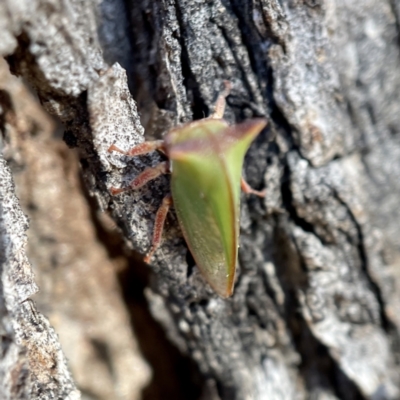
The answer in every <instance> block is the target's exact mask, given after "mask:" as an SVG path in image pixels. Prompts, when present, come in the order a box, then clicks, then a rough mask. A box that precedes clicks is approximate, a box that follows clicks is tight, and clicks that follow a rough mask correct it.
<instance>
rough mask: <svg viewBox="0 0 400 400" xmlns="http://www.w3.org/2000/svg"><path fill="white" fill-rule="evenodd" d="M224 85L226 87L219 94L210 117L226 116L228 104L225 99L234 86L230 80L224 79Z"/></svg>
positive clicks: (219, 117) (220, 117)
mask: <svg viewBox="0 0 400 400" xmlns="http://www.w3.org/2000/svg"><path fill="white" fill-rule="evenodd" d="M224 85H225V89H224V90H223V92H222V93H221V94H220V95H219V96H218V99H217V101H216V103H215V109H214V112H213V113H212V114H211V115H210V118H215V119H222V118H223V117H224V112H225V105H226V101H225V99H226V98H227V97H228V95H229V93H230V91H231V87H232V85H231V83H230V82H229V81H224Z"/></svg>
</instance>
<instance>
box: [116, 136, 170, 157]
mask: <svg viewBox="0 0 400 400" xmlns="http://www.w3.org/2000/svg"><path fill="white" fill-rule="evenodd" d="M163 148H164V141H163V140H154V141H153V142H143V143H140V144H138V145H137V146H135V147H132V148H131V149H130V150H128V151H124V150H121V149H120V148H119V147H117V146H116V145H115V144H113V145H111V146H110V147H109V149H108V152H109V153H111V152H112V151H117V152H118V153H122V154H125V155H126V156H140V155H141V154H147V153H150V152H152V151H154V150H163Z"/></svg>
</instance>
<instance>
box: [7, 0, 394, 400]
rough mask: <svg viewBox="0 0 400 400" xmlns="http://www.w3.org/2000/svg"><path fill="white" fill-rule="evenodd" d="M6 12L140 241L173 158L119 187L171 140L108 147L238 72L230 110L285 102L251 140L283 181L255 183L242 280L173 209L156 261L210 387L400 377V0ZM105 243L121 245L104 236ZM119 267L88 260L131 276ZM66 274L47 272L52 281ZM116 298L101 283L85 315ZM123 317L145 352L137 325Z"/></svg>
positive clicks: (311, 390)
mask: <svg viewBox="0 0 400 400" xmlns="http://www.w3.org/2000/svg"><path fill="white" fill-rule="evenodd" d="M0 31H1V32H2V41H1V43H0V54H3V55H4V56H6V59H7V61H8V63H9V65H10V68H11V71H12V72H13V73H14V74H17V75H20V76H22V77H24V79H25V80H26V81H27V82H28V83H29V85H30V86H31V87H32V88H33V90H34V91H35V92H36V93H37V95H38V97H39V99H40V101H41V102H42V104H43V106H44V107H45V109H46V110H47V111H48V112H50V113H52V114H53V115H56V116H57V117H58V118H59V119H60V120H61V122H62V123H63V125H64V128H65V132H64V139H65V141H66V142H67V144H68V145H69V146H70V147H73V148H77V150H78V154H79V158H80V161H81V165H82V169H83V174H84V178H85V179H84V181H85V185H86V187H87V190H88V191H89V192H90V194H91V195H92V196H94V197H95V198H96V199H97V203H98V205H99V207H100V208H101V209H102V210H104V211H107V212H108V213H109V214H110V215H111V216H112V218H113V220H114V221H115V222H116V223H117V224H118V225H119V227H120V228H121V230H122V232H123V235H124V237H125V239H126V243H127V244H128V246H129V247H130V248H131V249H133V250H134V251H136V252H138V253H142V254H143V253H145V251H146V250H147V249H148V247H149V243H150V237H151V231H152V227H153V221H154V214H155V211H156V210H157V208H158V206H159V204H160V201H161V198H162V197H163V195H164V194H165V193H166V191H167V190H168V178H167V177H163V178H160V179H158V180H157V181H156V182H155V183H154V184H153V185H148V186H146V187H144V188H143V189H141V190H138V191H136V192H126V193H124V194H122V195H119V196H116V197H111V196H110V194H109V190H108V188H109V187H111V186H119V185H124V184H126V183H127V182H129V180H131V179H132V177H133V176H135V175H137V174H138V172H139V171H141V170H143V169H144V168H145V167H146V166H149V165H155V164H156V163H157V162H158V161H159V160H160V159H161V158H160V156H159V155H157V154H153V155H149V156H143V157H137V158H136V159H129V158H127V157H124V156H121V155H120V154H109V153H108V152H107V149H108V147H109V146H110V145H111V144H113V143H117V144H118V146H119V147H122V148H125V149H128V148H129V147H132V146H133V145H135V144H137V143H139V142H141V141H143V140H144V137H143V134H144V129H143V127H144V128H145V130H146V137H147V138H150V137H160V135H161V134H162V133H163V132H165V131H166V130H167V129H168V128H169V127H172V126H175V125H176V124H179V123H182V122H185V121H188V120H191V119H196V118H202V117H203V116H205V115H208V114H209V112H210V111H211V110H212V107H213V103H214V101H215V99H216V97H217V94H218V93H219V91H220V90H221V88H222V86H223V85H222V82H223V80H225V79H228V80H229V81H230V82H231V83H232V86H233V90H232V94H231V96H230V97H229V98H228V108H227V111H226V114H225V116H226V119H227V120H228V121H230V122H231V123H234V122H237V121H241V120H243V119H245V118H250V117H253V116H265V117H267V118H268V119H269V128H268V129H269V131H268V132H265V133H263V134H262V135H260V137H259V138H258V140H257V142H256V143H255V145H254V146H253V147H252V148H251V149H250V151H249V154H248V157H247V159H246V161H247V162H246V167H245V174H246V176H247V179H248V181H249V182H250V183H251V184H252V186H254V187H256V188H262V187H266V188H267V189H268V196H267V197H266V199H265V200H260V199H254V198H250V197H249V198H247V197H243V204H242V219H241V228H242V235H241V248H240V257H239V260H240V268H239V273H238V279H237V283H236V288H235V294H234V296H233V297H232V298H231V299H229V300H222V299H220V298H218V297H217V296H216V295H215V294H214V293H213V292H212V291H211V289H210V288H209V287H208V285H207V284H206V283H205V282H204V280H203V278H202V277H201V275H200V273H199V271H198V269H197V267H196V266H194V265H193V262H192V259H191V257H189V256H188V250H187V247H186V245H185V243H184V241H183V239H182V235H181V233H180V231H179V229H178V226H177V221H176V217H175V216H174V214H173V213H171V214H170V216H169V217H168V220H167V222H168V224H167V228H166V232H165V235H164V242H163V245H162V247H161V248H160V249H159V250H158V251H157V254H156V256H155V258H154V260H153V263H152V266H151V270H152V275H151V283H150V285H149V287H148V288H146V297H147V299H148V304H149V307H150V309H151V311H152V314H153V316H154V318H156V319H157V320H158V321H159V322H160V323H161V324H162V326H163V327H164V329H165V331H166V332H167V335H168V337H169V338H170V339H171V340H172V342H173V343H174V344H175V345H176V346H177V347H178V348H179V349H180V350H181V351H182V353H184V354H187V355H189V356H190V358H191V359H192V360H194V362H195V363H196V365H197V366H198V368H199V370H200V372H201V373H202V375H203V376H204V381H203V387H204V389H203V397H204V398H207V399H294V398H296V399H305V398H312V399H360V398H365V399H374V400H377V399H393V400H394V399H397V398H399V397H400V369H399V363H400V361H399V359H400V351H399V333H400V317H399V316H400V303H399V301H400V274H399V271H400V223H399V222H400V211H399V210H400V209H399V207H398V199H399V196H400V179H399V176H400V134H399V132H400V98H399V97H400V72H399V71H400V53H399V43H400V41H399V37H400V36H399V35H400V2H398V1H396V0H362V1H355V0H351V1H345V0H325V1H323V0H303V1H300V0H297V1H296V0H281V1H278V0H258V1H257V0H253V1H251V0H230V1H228V0H214V1H192V0H164V1H161V0H158V1H151V0H148V1H146V0H140V1H137V0H126V1H125V2H123V1H122V0H104V1H96V0H92V1H86V2H78V1H73V0H66V1H63V2H59V1H56V0H18V1H17V0H5V1H3V2H2V3H1V4H0ZM115 62H118V63H119V64H115ZM120 65H122V67H121V66H120ZM124 68H125V69H126V71H127V72H128V75H126V72H125V70H124ZM127 76H128V79H129V88H128V80H127ZM3 102H4V100H3ZM2 107H3V108H4V104H2ZM138 110H139V111H140V117H139V111H138ZM3 113H4V111H3ZM0 123H2V124H3V125H4V126H5V125H6V124H5V120H4V118H3V120H0ZM3 129H5V128H3ZM271 136H273V140H269V139H268V138H269V137H271ZM36 151H39V150H36ZM41 151H44V148H43V149H42V150H41ZM46 154H47V152H46ZM10 157H11V156H10ZM4 168H5V167H4ZM4 171H6V169H4ZM41 171H43V172H41V174H42V173H43V175H44V176H45V170H41ZM53 173H54V171H53ZM66 176H67V174H66V172H64V175H63V174H62V173H60V174H59V175H54V177H52V178H46V179H45V180H46V182H48V180H49V179H56V180H59V179H63V177H64V179H66ZM38 184H40V182H38ZM22 186H23V185H22ZM49 196H50V194H49ZM49 201H54V202H56V203H57V201H58V200H57V198H54V199H49ZM86 212H87V211H86ZM75 218H77V216H75ZM63 223H67V222H66V221H64V222H63ZM77 224H78V222H76V223H75V225H77ZM16 229H17V230H16V232H18V229H19V228H18V227H17V228H16ZM70 232H71V235H73V234H74V233H73V229H72V228H71V229H70ZM17 234H18V233H17ZM41 234H43V231H42V230H41V227H40V226H39V227H37V228H35V235H41ZM90 235H92V239H91V240H92V241H94V239H93V235H94V233H91V234H89V236H90ZM34 240H35V239H32V241H33V243H34ZM82 240H87V237H86V238H85V239H83V238H82ZM95 245H96V244H95V243H93V246H95ZM58 251H59V250H55V253H58ZM103 251H104V250H103ZM32 254H35V253H34V252H33V253H32ZM36 256H37V257H38V258H37V260H39V261H38V262H40V263H42V262H44V261H42V259H41V258H40V254H39V253H37V254H36V255H35V257H36ZM86 257H88V255H87V254H85V252H82V260H83V261H82V263H84V264H86V263H89V260H87V259H86ZM96 257H98V261H94V262H95V263H102V262H104V263H107V261H104V260H103V261H102V259H103V258H104V259H105V258H106V255H105V252H104V256H102V255H101V254H100V255H97V256H96ZM90 262H92V261H90ZM61 264H62V265H64V268H67V267H69V264H70V261H69V260H68V259H66V260H64V261H62V263H61ZM3 271H6V269H4V268H3ZM107 271H109V267H107V266H106V267H104V271H103V272H104V274H105V275H101V276H103V277H104V276H108V277H109V278H102V277H93V276H92V274H95V272H92V273H90V272H87V274H88V275H87V276H88V278H87V280H92V282H93V285H96V282H97V280H100V279H110V280H111V281H112V280H113V279H114V278H113V277H112V276H113V275H112V272H107ZM2 273H3V274H4V272H2ZM70 273H71V275H74V276H72V277H71V280H72V281H73V285H72V286H73V287H74V286H75V285H76V284H78V283H81V282H79V277H77V276H75V274H81V273H82V272H81V270H80V269H79V267H76V269H74V270H73V272H72V270H71V271H70ZM107 273H109V275H107ZM21 279H22V278H21ZM26 279H27V280H28V283H29V285H31V286H32V287H35V286H34V283H33V281H32V277H29V279H28V278H26ZM52 279H56V277H55V276H54V275H53V276H52ZM75 280H76V281H75ZM55 282H56V281H54V280H52V281H49V282H47V283H45V282H41V285H42V286H45V285H48V286H49V291H48V293H50V292H52V291H53V290H54V288H53V287H52V286H53V285H55ZM84 283H85V282H84ZM86 283H87V281H86ZM16 284H17V283H16ZM20 284H21V283H20V282H18V285H20ZM18 285H17V286H13V287H12V289H13V290H17V289H18V287H19V286H18ZM100 286H101V287H102V285H100ZM5 288H6V284H5V283H4V279H3V287H2V291H3V292H5ZM85 290H87V289H85ZM109 290H110V289H109ZM27 292H29V291H27ZM33 292H34V290H33V289H32V290H31V291H30V292H29V293H27V294H26V295H25V296H24V298H23V299H20V300H19V301H20V302H21V301H23V300H26V299H27V298H29V296H30V295H31V294H32V293H33ZM57 296H58V299H59V303H55V304H54V305H53V306H54V308H53V310H47V312H48V313H49V314H51V313H52V312H55V313H57V312H59V310H60V309H62V310H63V311H62V312H61V315H63V316H64V317H65V315H68V313H69V311H68V308H70V307H75V306H73V305H72V306H71V304H68V303H67V302H66V301H65V297H64V296H63V295H62V294H57ZM93 296H95V295H93ZM103 296H107V293H106V294H104V293H103ZM89 297H90V296H89ZM104 298H106V297H104ZM107 299H109V300H107V301H115V302H116V303H118V302H120V300H119V299H118V296H115V297H113V296H112V294H109V297H107ZM111 299H114V300H111ZM88 301H89V300H88ZM22 304H26V302H25V303H22ZM29 304H31V303H29ZM46 304H48V300H43V307H45V306H46ZM63 307H64V308H63ZM113 308H115V309H119V310H120V313H121V314H120V316H118V314H117V315H115V314H114V312H113ZM113 308H111V309H110V312H109V313H108V314H107V315H110V317H106V318H107V323H110V324H112V326H113V328H112V329H110V328H109V327H106V326H105V325H102V323H101V321H100V320H97V322H96V327H97V329H98V332H99V333H98V334H99V335H100V336H101V337H102V338H104V339H102V340H106V341H107V343H109V344H108V345H107V346H108V348H109V349H111V352H112V354H113V357H114V358H113V362H115V363H116V364H115V365H116V367H118V368H122V367H121V364H122V363H123V362H124V361H123V360H122V358H118V354H119V353H118V351H119V350H118V346H116V347H113V346H112V343H116V341H118V340H119V339H118V337H117V336H114V335H117V333H116V332H112V331H113V330H114V331H115V330H116V329H122V330H123V329H125V328H124V327H123V325H124V322H123V321H124V317H123V315H124V312H123V310H121V308H122V305H121V304H119V305H117V306H113ZM7 310H8V309H7ZM106 310H107V306H106V305H102V303H101V302H100V303H98V304H97V309H96V310H94V309H93V312H92V313H91V312H88V314H86V315H87V316H92V315H93V314H96V313H102V314H103V315H104V313H107V311H106ZM8 312H10V311H8ZM121 315H122V317H121ZM4 318H6V311H4V313H3V319H4ZM109 318H111V319H112V322H109ZM65 324H66V325H64V326H61V325H62V324H61V325H60V326H59V327H58V328H59V331H58V332H59V334H60V338H61V339H62V337H63V335H64V333H63V330H64V329H67V330H68V329H71V322H70V321H69V320H68V319H65ZM54 325H56V324H54ZM116 327H118V328H116ZM80 328H81V327H79V326H78V328H77V329H78V331H79V330H80ZM13 329H14V330H15V332H17V328H15V327H14V328H13ZM25 329H28V328H25ZM49 332H50V331H49ZM118 334H120V335H121V332H119V333H118ZM124 335H125V336H124ZM89 336H90V335H89ZM122 336H124V337H125V339H124V340H126V341H127V343H128V342H129V341H131V342H130V343H131V344H130V346H131V350H130V351H129V353H130V354H133V350H132V349H133V348H134V344H132V343H133V342H132V340H133V339H131V338H128V339H127V337H128V336H129V332H126V333H122ZM12 337H13V336H12ZM83 337H85V335H83ZM11 341H12V343H14V341H13V339H12V340H11ZM15 343H16V342H15ZM65 343H66V344H65V345H63V346H64V348H65V351H67V348H68V346H69V345H68V342H67V341H66V342H65ZM15 357H16V358H15V359H16V360H17V361H18V362H22V361H21V360H22V355H21V356H15ZM69 357H70V358H71V365H72V357H71V356H69ZM121 357H122V356H121ZM137 357H139V356H138V355H137ZM138 360H139V361H138V362H139V363H142V362H143V361H141V360H140V359H139V358H138ZM80 362H85V363H88V362H89V361H87V360H85V359H83V358H80ZM62 365H64V364H62ZM71 368H72V367H71ZM86 368H87V366H86ZM143 368H145V367H143ZM64 374H66V375H64V376H68V377H69V375H68V374H67V373H66V372H65V371H64ZM81 374H82V375H81ZM121 374H122V375H121V380H122V381H123V382H125V378H124V377H123V372H122V373H121ZM143 374H144V375H143V378H141V379H142V380H140V379H139V382H144V381H145V379H146V378H145V376H146V373H145V372H144V373H143ZM68 379H70V378H68ZM75 379H76V382H78V384H79V387H80V388H81V389H82V388H83V387H84V385H85V384H84V383H82V382H85V381H86V380H90V373H89V374H87V372H86V371H82V370H79V371H78V370H76V372H75ZM58 383H59V386H60V388H62V390H66V388H67V387H71V389H70V390H73V389H72V386H68V385H73V384H72V383H70V381H68V382H67V383H63V382H61V381H60V382H58ZM21 385H22V387H23V388H25V389H26V388H27V387H29V382H25V383H23V384H21ZM138 385H139V387H140V383H139V384H138ZM109 387H111V386H109ZM25 389H24V390H25ZM26 390H28V389H26ZM29 390H30V389H29ZM60 390H61V389H60ZM110 390H111V389H110ZM110 393H111V392H110ZM87 396H88V398H110V397H107V396H111V395H107V396H106V397H101V394H96V393H88V394H87ZM96 396H97V397H96ZM114 396H116V395H114ZM20 398H26V397H23V395H21V397H20ZM31 398H32V397H31ZM49 398H50V397H49Z"/></svg>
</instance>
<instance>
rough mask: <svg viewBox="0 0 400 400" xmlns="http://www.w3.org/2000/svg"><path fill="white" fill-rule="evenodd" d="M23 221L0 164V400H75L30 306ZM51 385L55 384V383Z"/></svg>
mask: <svg viewBox="0 0 400 400" xmlns="http://www.w3.org/2000/svg"><path fill="white" fill-rule="evenodd" d="M27 229H28V223H27V219H26V217H25V216H24V214H23V213H22V210H21V207H20V205H19V203H18V200H17V198H16V196H15V193H14V184H13V182H12V178H11V173H10V170H9V168H8V166H7V165H6V163H5V161H4V159H3V158H1V160H0V254H1V258H0V262H1V265H0V266H1V270H0V271H1V286H0V287H1V290H0V304H2V307H1V310H0V325H1V330H2V344H3V345H4V346H6V347H8V356H5V357H4V356H3V357H2V358H1V360H0V376H1V377H2V379H1V382H2V383H1V385H0V396H1V398H2V399H5V400H7V399H10V400H11V399H15V398H21V399H25V398H26V399H28V398H29V399H39V398H40V399H53V398H69V399H71V400H78V399H80V393H79V392H78V390H77V389H76V386H75V384H74V382H73V380H72V377H71V374H70V372H69V370H68V367H67V363H66V359H65V356H64V354H63V353H62V350H61V346H60V344H59V341H58V337H57V335H56V333H55V332H54V330H53V329H52V327H51V326H50V324H49V322H48V321H47V319H46V318H45V317H44V316H43V315H41V314H40V313H38V311H37V310H36V306H35V305H34V303H33V302H32V301H31V300H30V296H31V295H32V294H34V293H35V292H36V291H37V290H38V288H37V285H36V283H35V281H34V276H33V273H32V268H31V266H30V264H29V262H28V260H27V256H26V253H25V251H26V241H27V237H26V230H27ZM55 382H57V383H55Z"/></svg>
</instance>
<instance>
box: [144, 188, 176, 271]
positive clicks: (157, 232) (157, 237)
mask: <svg viewBox="0 0 400 400" xmlns="http://www.w3.org/2000/svg"><path fill="white" fill-rule="evenodd" d="M171 205H172V196H171V195H170V194H167V195H166V196H165V197H164V199H163V201H162V204H161V206H160V208H159V209H158V211H157V214H156V219H155V221H154V230H153V238H152V240H151V248H150V251H149V252H148V253H147V255H146V257H145V258H144V262H146V263H147V264H148V263H149V262H150V260H151V257H152V256H153V254H154V252H155V251H156V250H157V248H158V246H160V243H161V236H162V233H163V229H164V223H165V218H166V216H167V213H168V210H169V208H170V207H171Z"/></svg>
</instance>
